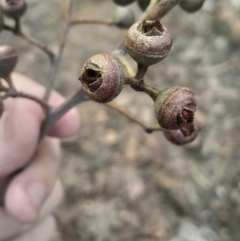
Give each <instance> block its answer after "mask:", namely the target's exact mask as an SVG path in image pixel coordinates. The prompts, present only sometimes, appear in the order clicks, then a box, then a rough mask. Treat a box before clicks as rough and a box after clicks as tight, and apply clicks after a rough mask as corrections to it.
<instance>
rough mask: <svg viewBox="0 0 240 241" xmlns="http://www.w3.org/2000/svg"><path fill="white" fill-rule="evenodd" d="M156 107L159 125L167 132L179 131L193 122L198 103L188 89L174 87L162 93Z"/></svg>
mask: <svg viewBox="0 0 240 241" xmlns="http://www.w3.org/2000/svg"><path fill="white" fill-rule="evenodd" d="M154 105H155V114H156V117H157V120H158V123H159V125H160V126H161V127H162V128H164V129H167V130H177V129H180V128H182V127H184V126H185V125H186V124H188V123H192V122H193V119H194V112H195V111H196V106H197V103H196V99H195V98H194V94H193V92H192V91H191V90H189V89H188V88H185V87H172V88H168V89H165V90H163V91H161V92H160V94H159V95H158V97H157V99H156V100H155V104H154Z"/></svg>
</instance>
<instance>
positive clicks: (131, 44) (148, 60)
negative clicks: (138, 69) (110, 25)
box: [125, 20, 172, 66]
mask: <svg viewBox="0 0 240 241" xmlns="http://www.w3.org/2000/svg"><path fill="white" fill-rule="evenodd" d="M125 45H126V48H127V51H128V54H129V55H130V56H131V57H132V58H133V59H134V60H135V61H136V62H138V63H139V64H142V65H145V66H149V65H153V64H156V63H158V62H159V61H161V60H163V59H164V58H166V56H167V55H168V53H169V52H170V50H171V48H172V36H171V34H170V33H169V31H168V30H167V28H166V27H165V26H164V25H162V24H161V23H160V22H159V21H150V20H147V21H146V20H145V21H140V22H137V23H135V24H133V25H132V26H131V28H130V29H129V30H128V32H127V34H126V36H125Z"/></svg>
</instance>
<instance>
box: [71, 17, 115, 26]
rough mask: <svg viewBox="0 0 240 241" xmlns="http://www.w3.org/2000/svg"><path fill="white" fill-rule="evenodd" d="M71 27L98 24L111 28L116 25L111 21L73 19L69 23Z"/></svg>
mask: <svg viewBox="0 0 240 241" xmlns="http://www.w3.org/2000/svg"><path fill="white" fill-rule="evenodd" d="M70 24H71V26H76V25H81V24H100V25H107V26H113V25H116V23H114V22H112V21H106V20H94V19H93V20H87V19H73V20H72V21H71V22H70Z"/></svg>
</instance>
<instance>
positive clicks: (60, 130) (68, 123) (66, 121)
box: [12, 73, 80, 137]
mask: <svg viewBox="0 0 240 241" xmlns="http://www.w3.org/2000/svg"><path fill="white" fill-rule="evenodd" d="M12 78H13V82H14V84H15V86H16V88H17V89H18V90H21V91H23V92H25V93H28V94H32V95H35V96H38V97H42V96H43V94H44V87H43V86H41V85H39V84H37V83H36V82H34V81H32V80H31V79H29V78H27V77H25V76H23V75H21V74H17V73H14V74H13V75H12ZM64 101H65V98H64V97H62V96H61V95H60V94H59V93H57V92H56V91H53V93H52V95H51V98H50V100H49V104H50V106H52V107H58V106H60V105H61V104H62V103H63V102H64ZM79 123H80V121H79V114H78V111H77V109H76V108H73V109H71V110H69V111H68V112H67V113H66V114H65V115H64V116H63V117H62V118H61V119H60V120H59V121H58V122H57V123H56V124H55V125H54V127H53V128H52V130H51V131H50V133H49V135H50V136H53V137H68V136H71V135H73V134H75V133H76V131H77V130H78V128H79Z"/></svg>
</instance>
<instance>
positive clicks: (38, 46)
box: [3, 25, 54, 62]
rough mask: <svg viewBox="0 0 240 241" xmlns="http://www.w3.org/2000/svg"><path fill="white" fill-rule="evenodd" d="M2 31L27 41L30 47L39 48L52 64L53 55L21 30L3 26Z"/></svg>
mask: <svg viewBox="0 0 240 241" xmlns="http://www.w3.org/2000/svg"><path fill="white" fill-rule="evenodd" d="M3 29H4V30H6V31H9V32H12V33H13V34H15V35H16V36H18V37H20V38H22V39H24V40H25V41H27V42H28V43H30V44H31V45H33V46H35V47H37V48H39V49H40V50H42V51H43V52H44V53H45V54H46V55H47V56H48V57H49V59H50V61H51V62H52V61H53V59H54V53H53V52H52V51H51V50H50V49H49V48H48V47H47V46H44V45H43V44H41V43H40V42H38V41H37V40H36V39H34V38H33V37H31V36H28V35H27V34H25V33H23V32H22V31H21V29H19V31H16V28H13V27H11V26H8V25H4V26H3Z"/></svg>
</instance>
